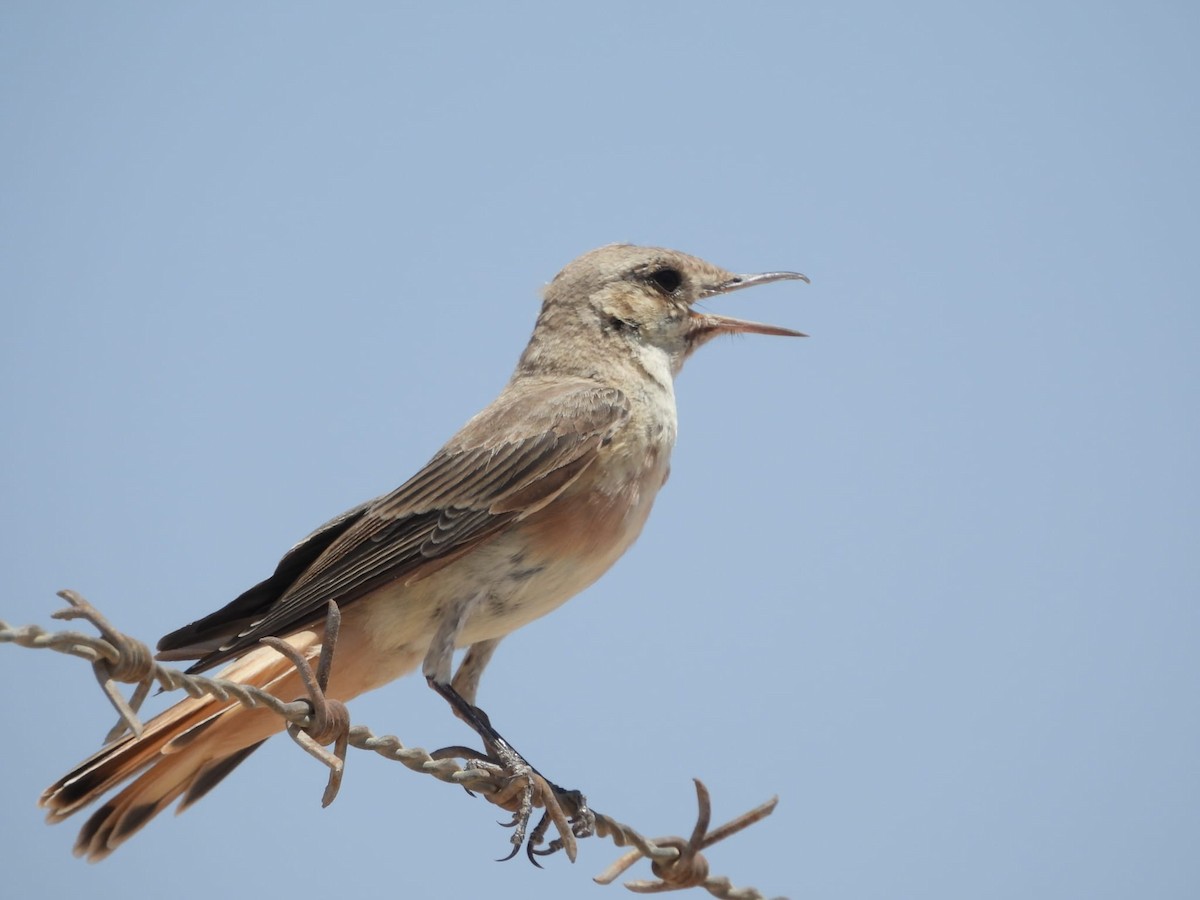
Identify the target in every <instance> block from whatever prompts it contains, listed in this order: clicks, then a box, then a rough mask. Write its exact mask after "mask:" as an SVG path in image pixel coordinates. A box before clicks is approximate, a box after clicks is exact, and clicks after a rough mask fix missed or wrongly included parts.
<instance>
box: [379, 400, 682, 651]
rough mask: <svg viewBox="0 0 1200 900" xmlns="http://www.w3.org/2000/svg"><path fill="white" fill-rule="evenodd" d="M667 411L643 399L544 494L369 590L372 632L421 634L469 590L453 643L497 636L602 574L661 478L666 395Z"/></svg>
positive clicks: (410, 638)
mask: <svg viewBox="0 0 1200 900" xmlns="http://www.w3.org/2000/svg"><path fill="white" fill-rule="evenodd" d="M668 399H672V400H673V398H668ZM668 412H669V415H664V411H663V410H662V409H661V408H658V409H647V408H646V407H644V406H643V407H642V408H640V409H639V410H638V411H637V413H635V414H634V415H633V416H631V418H630V420H629V421H628V422H627V423H626V426H625V428H623V429H622V431H621V433H620V434H619V435H617V436H616V437H615V438H614V439H613V440H612V441H611V442H610V443H609V444H608V445H606V446H605V447H603V448H601V449H600V450H599V451H598V456H597V458H596V460H595V461H594V462H593V463H592V464H591V465H590V466H588V468H587V469H585V470H584V472H583V473H582V475H581V476H580V477H579V479H578V480H576V481H575V482H574V483H573V484H571V485H570V486H568V487H567V489H566V490H564V491H563V493H562V494H560V495H559V496H558V497H556V498H555V499H554V500H553V501H552V502H550V503H549V504H547V505H546V506H544V507H543V508H542V509H540V510H538V511H537V512H535V513H532V514H530V515H529V516H528V518H524V519H520V520H518V521H516V522H514V523H513V524H512V526H510V528H509V529H508V531H506V532H505V533H504V534H501V535H499V536H497V537H496V538H494V539H492V540H490V541H488V542H487V543H485V544H483V545H482V546H480V547H478V548H477V549H475V550H473V551H472V552H471V553H469V554H467V555H466V556H464V557H462V558H460V559H458V560H456V561H455V562H453V563H451V564H450V565H448V566H446V568H444V569H442V570H441V571H439V572H437V573H436V574H434V575H431V576H430V577H428V578H426V579H423V580H422V581H419V582H417V583H415V584H412V585H410V586H408V587H401V586H400V585H394V586H389V587H388V588H384V589H382V590H381V591H380V592H379V594H378V595H376V596H374V597H371V598H369V600H368V601H367V602H368V603H369V604H370V605H371V607H372V611H371V618H372V619H373V620H375V622H376V623H377V626H378V629H379V636H380V638H381V641H382V642H385V643H387V644H389V645H390V646H392V647H397V646H399V645H401V644H403V645H404V646H405V647H420V646H422V645H423V644H427V643H428V641H429V640H430V639H431V638H432V636H433V633H434V632H435V631H436V628H437V622H438V619H439V615H440V612H441V609H442V608H443V607H444V606H445V605H447V604H449V603H453V602H457V601H459V600H460V599H461V598H463V597H468V596H476V595H479V596H480V601H479V602H478V603H477V604H476V605H475V608H474V610H473V611H472V613H471V614H470V616H469V618H468V619H467V622H466V624H465V627H464V629H463V632H462V634H461V635H460V638H459V641H458V645H459V646H466V645H469V644H473V643H476V642H478V641H482V640H491V639H494V638H498V637H502V636H503V635H505V634H507V633H509V632H510V631H513V630H515V629H517V628H520V627H521V626H523V625H525V624H527V623H528V622H531V621H533V620H534V619H537V618H539V617H541V616H544V615H546V614H547V613H549V612H551V611H552V610H554V609H556V608H557V607H559V606H561V605H562V604H563V603H565V602H566V601H567V600H569V599H570V598H571V597H573V596H574V595H575V594H577V593H579V592H580V591H581V590H583V589H584V588H586V587H587V586H588V585H590V584H591V583H592V582H594V581H595V580H596V579H597V578H599V577H600V576H601V575H603V574H604V573H605V572H606V571H607V570H608V569H609V567H610V566H612V564H613V563H614V562H616V561H617V559H619V558H620V556H621V555H622V554H623V553H624V552H625V551H626V550H627V549H629V546H630V545H631V544H632V543H633V542H634V541H635V540H636V539H637V537H638V535H639V534H640V533H641V531H642V526H643V525H645V523H646V518H647V517H648V516H649V514H650V508H651V506H652V505H653V503H654V498H655V496H656V495H657V494H658V490H659V488H661V487H662V485H663V483H664V482H665V481H666V477H667V473H668V470H669V462H670V454H671V449H672V447H673V445H674V440H675V419H674V404H673V403H672V404H671V405H670V408H669V410H668Z"/></svg>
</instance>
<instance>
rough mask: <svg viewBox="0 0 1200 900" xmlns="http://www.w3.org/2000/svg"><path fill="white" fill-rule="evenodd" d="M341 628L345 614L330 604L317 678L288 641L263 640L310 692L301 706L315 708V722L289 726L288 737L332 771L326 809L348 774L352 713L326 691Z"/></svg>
mask: <svg viewBox="0 0 1200 900" xmlns="http://www.w3.org/2000/svg"><path fill="white" fill-rule="evenodd" d="M341 625H342V613H341V610H339V609H338V605H337V604H336V603H334V602H333V601H332V600H330V601H329V607H328V611H327V612H326V615H325V634H324V637H323V638H322V640H321V655H320V658H319V659H318V660H317V671H316V674H313V670H312V666H310V665H309V663H308V659H307V658H306V657H305V656H304V655H303V654H302V653H300V651H298V650H297V649H296V648H295V647H293V646H292V645H291V644H289V643H288V642H287V641H284V640H281V639H280V638H277V637H265V638H263V639H262V643H264V644H266V645H267V646H268V647H270V648H271V649H272V650H274V651H276V652H277V653H282V654H283V655H284V656H286V657H287V658H288V661H289V662H290V663H291V664H292V665H293V666H295V667H296V671H297V672H298V673H299V674H300V680H301V681H303V682H304V689H305V690H306V691H308V697H307V699H302V700H300V701H298V702H301V703H308V704H309V706H310V707H311V708H312V715H311V721H310V722H309V724H307V725H300V724H298V723H296V722H288V726H287V733H288V735H289V736H290V737H291V739H292V740H294V741H295V742H296V743H297V744H299V745H300V746H301V747H302V748H304V751H305V752H306V753H308V754H309V755H310V756H312V757H313V758H315V759H317V760H320V761H321V762H322V763H323V764H324V765H326V766H328V767H329V781H328V782H327V783H326V785H325V793H324V794H323V795H322V796H321V807H322V808H324V807H326V806H328V805H329V804H330V803H332V802H333V801H334V800H335V799H336V798H337V795H338V791H339V790H341V787H342V775H343V774H344V773H345V771H346V748H347V746H348V745H349V740H350V710H348V709H347V708H346V704H345V703H343V702H342V701H341V700H332V699H330V698H329V697H326V696H325V689H326V688H327V687H328V686H329V670H330V669H331V668H332V666H333V651H334V649H335V648H336V647H337V639H338V631H339V630H340V629H341ZM327 744H333V751H332V752H330V751H329V750H326V749H325V745H327Z"/></svg>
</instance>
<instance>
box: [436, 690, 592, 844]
mask: <svg viewBox="0 0 1200 900" xmlns="http://www.w3.org/2000/svg"><path fill="white" fill-rule="evenodd" d="M429 683H430V686H431V687H433V689H434V690H436V691H437V692H438V693H439V694H441V695H442V697H444V698H445V699H446V700H447V701H448V702H449V703H450V705H451V707H452V708H453V709H454V712H455V714H456V715H457V716H458V717H459V718H460V719H462V720H463V721H464V722H466V723H467V724H468V725H470V726H471V728H472V729H474V731H475V733H476V734H478V735H479V736H480V738H482V739H483V745H484V747H485V752H484V753H477V752H474V751H470V750H468V749H467V748H465V747H454V748H446V749H445V750H442V751H439V753H438V754H434V755H435V756H436V755H446V754H447V753H448V752H451V751H453V752H455V755H460V756H464V757H467V758H470V759H472V760H473V761H474V762H473V764H474V765H475V766H477V767H479V768H482V769H485V770H488V771H490V772H492V773H494V775H495V776H496V778H497V781H498V782H500V783H501V787H500V789H499V790H498V791H497V792H495V793H494V794H492V795H491V796H490V797H489V798H488V799H489V800H491V802H493V803H495V804H496V805H497V806H501V807H503V808H504V809H507V810H508V811H509V812H511V813H512V814H513V817H512V819H511V821H509V822H505V823H502V824H504V825H505V827H508V828H512V829H513V833H512V836H511V837H510V838H509V840H510V841H511V842H512V845H513V849H512V851H511V852H510V853H509V854H508V855H507V856H504V857H502V860H501V861H503V860H509V859H512V858H513V857H515V856H516V855H517V853H518V852H519V851H520V849H521V847H522V846H524V847H525V854H526V856H528V857H529V861H530V862H532V863H533V864H534V865H535V866H538V867H539V868H541V864H540V863H539V862H538V861H537V857H538V856H548V855H550V854H552V853H556V852H558V851H559V850H565V851H566V854H567V858H568V859H570V860H571V862H574V861H575V855H576V852H577V849H578V845H577V843H576V839H577V838H583V837H589V836H590V835H592V834H593V833H594V831H595V826H596V817H595V816H594V815H593V813H592V811H591V810H590V809H589V808H588V805H587V798H586V797H584V795H583V793H582V792H580V791H574V790H566V789H564V788H561V787H559V786H558V785H556V784H555V783H554V782H552V781H550V780H549V779H548V778H546V777H545V776H544V775H542V773H541V772H539V771H538V770H537V769H536V768H534V767H533V766H532V765H530V763H529V762H528V761H527V760H526V759H525V757H524V756H522V755H521V754H520V753H518V752H517V750H516V748H515V747H513V746H512V744H510V743H509V742H508V741H507V740H505V739H504V738H503V737H502V736H501V735H500V733H499V732H498V731H496V729H495V728H494V727H493V726H492V723H491V720H490V719H489V718H488V715H487V713H485V712H484V711H483V710H482V709H480V708H479V707H477V706H475V705H474V704H473V703H470V702H468V701H467V700H466V699H464V698H463V697H462V696H461V695H460V694H459V693H458V692H457V691H455V690H454V689H453V688H452V687H450V686H449V685H443V684H439V683H437V682H436V681H434V680H433V679H432V678H431V679H429ZM538 807H541V808H542V809H544V810H545V812H544V813H543V814H542V817H541V818H540V819H539V820H538V822H537V824H536V825H534V826H533V829H532V830H530V828H529V822H530V820H531V819H532V818H533V811H534V810H535V809H537V808H538ZM551 824H553V825H554V826H555V829H556V830H557V831H558V837H557V838H555V839H554V840H552V841H550V842H549V843H546V840H545V835H546V832H547V831H548V830H549V828H550V825H551ZM543 844H545V846H544V847H543V846H542V845H543Z"/></svg>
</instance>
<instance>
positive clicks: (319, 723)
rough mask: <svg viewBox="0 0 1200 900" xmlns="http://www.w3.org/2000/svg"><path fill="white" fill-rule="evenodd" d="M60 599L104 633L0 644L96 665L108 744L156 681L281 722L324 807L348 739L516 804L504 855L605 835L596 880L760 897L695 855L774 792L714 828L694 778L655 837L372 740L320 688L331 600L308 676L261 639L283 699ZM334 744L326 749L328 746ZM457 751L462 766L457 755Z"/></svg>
mask: <svg viewBox="0 0 1200 900" xmlns="http://www.w3.org/2000/svg"><path fill="white" fill-rule="evenodd" d="M58 596H59V597H61V598H62V599H64V600H66V601H67V602H68V603H69V604H70V606H68V607H67V608H65V609H60V610H57V611H56V612H54V613H51V618H53V619H59V620H72V619H83V620H85V621H87V622H89V623H91V624H92V625H93V626H94V627H95V628H96V630H97V631H99V632H100V636H99V637H97V636H95V635H90V634H85V633H83V632H79V631H47V630H46V629H44V628H41V627H40V626H38V625H24V626H12V625H9V624H8V623H7V622H5V621H3V620H0V643H11V644H15V645H17V646H19V647H28V648H32V649H45V650H54V651H56V652H58V653H65V654H68V655H70V656H77V657H79V658H81V659H85V660H87V661H89V662H91V664H92V670H93V673H94V675H95V677H96V680H97V682H98V683H99V684H100V688H101V690H102V691H103V692H104V695H105V696H106V697H107V698H108V700H109V702H110V703H111V704H112V706H113V708H114V709H115V710H116V711H117V715H118V721H117V724H116V725H115V726H114V727H113V728H112V730H111V731H109V733H108V734H107V735H106V736H105V742H106V743H107V742H109V741H112V740H115V739H116V738H118V737H121V736H122V735H123V734H125V733H126V732H132V733H133V734H134V735H135V736H138V737H140V736H141V735H142V733H143V725H142V722H141V720H140V719H139V717H138V711H139V709H140V708H141V704H142V703H143V702H144V701H145V699H146V697H147V696H148V695H149V693H150V690H151V689H152V688H153V686H154V685H155V683H157V684H158V685H159V686H160V688H161V689H162V690H163V691H184V692H185V693H187V694H188V695H189V696H191V697H203V696H209V697H214V698H216V699H217V700H221V701H234V702H237V703H239V704H241V705H242V706H245V707H248V708H251V709H259V708H262V709H269V710H270V711H272V712H273V713H275V714H276V715H278V716H280V717H281V718H283V719H284V720H285V721H286V722H287V732H288V734H289V735H290V736H291V737H292V739H293V740H294V741H296V743H298V744H299V745H300V746H301V747H302V748H303V749H304V750H305V751H306V752H307V753H309V754H310V755H312V756H313V757H315V758H316V759H318V760H320V761H321V762H322V763H323V764H324V765H325V766H327V767H328V768H329V779H328V782H327V784H326V787H325V793H324V794H323V796H322V798H321V805H322V806H328V805H329V804H330V803H332V802H333V800H334V798H335V797H336V796H337V793H338V788H339V787H340V786H341V781H342V776H343V774H344V772H345V758H346V751H347V748H348V747H355V748H358V749H360V750H369V751H371V752H373V753H376V754H378V755H380V756H382V757H384V758H385V759H390V760H395V761H396V762H399V763H401V764H403V765H404V766H405V767H406V768H407V769H409V770H411V771H413V772H420V773H422V774H425V775H432V776H433V777H434V778H437V779H438V780H439V781H443V782H446V783H448V784H456V785H459V786H460V787H464V788H466V789H467V790H469V791H471V792H473V793H475V794H477V795H479V796H482V797H484V798H485V799H486V800H488V801H489V802H490V803H494V804H495V805H497V806H499V807H501V808H502V809H505V810H507V811H509V812H511V813H512V814H513V819H512V821H511V822H508V823H506V824H507V825H509V826H511V827H513V829H514V832H513V835H512V842H513V845H514V847H513V853H511V854H509V857H506V858H511V857H512V856H513V855H515V853H516V852H517V850H519V849H520V847H521V845H522V844H524V845H525V847H526V853H527V855H528V857H529V859H530V861H531V862H533V863H534V865H538V866H539V867H540V865H541V864H540V863H539V862H538V859H537V858H538V857H540V856H548V855H550V854H553V853H557V852H559V851H562V852H564V853H565V855H566V856H567V857H568V859H570V861H571V862H574V861H575V857H576V851H577V840H578V839H579V838H584V837H590V836H592V835H595V836H599V837H603V838H607V839H608V840H610V841H612V843H613V844H615V845H616V846H618V847H631V848H632V849H631V850H629V852H627V853H625V854H624V855H623V856H622V857H620V858H619V859H618V860H616V861H615V862H614V863H613V864H612V865H611V866H609V867H608V868H607V869H606V870H605V871H604V872H602V873H601V874H600V875H598V876H596V878H595V879H594V880H595V881H596V882H597V883H599V884H611V883H612V882H613V881H615V880H616V879H617V878H618V877H620V875H621V874H622V873H623V872H625V871H626V870H628V869H629V868H630V867H632V866H633V865H635V864H636V863H637V862H638V861H639V860H640V859H643V858H644V859H647V860H649V861H650V868H651V871H652V872H653V873H654V875H655V876H656V880H638V881H628V882H625V887H627V888H628V889H629V890H631V891H634V892H636V893H645V894H648V893H659V892H663V891H672V890H682V889H685V888H691V887H700V888H704V889H705V890H707V891H708V892H709V893H710V894H712V895H713V896H714V897H718V898H721V900H765V898H764V895H763V894H761V893H760V892H759V891H758V890H757V889H755V888H752V887H745V888H737V887H734V886H733V884H732V882H730V880H729V879H728V878H726V877H724V876H715V875H710V874H709V868H708V862H707V860H706V859H705V857H704V855H703V854H702V853H701V852H700V851H701V850H704V849H706V848H708V847H711V846H712V845H713V844H715V843H717V842H718V841H721V840H724V839H725V838H727V837H729V836H731V835H733V834H736V833H737V832H739V831H741V830H743V829H745V828H748V827H749V826H751V825H753V824H754V823H755V822H758V821H760V820H762V819H765V818H766V817H767V816H769V815H770V814H771V813H772V812H773V811H774V810H775V806H776V803H777V802H778V798H772V799H771V800H769V801H767V802H766V803H764V804H762V805H760V806H758V807H756V808H754V809H752V810H750V811H749V812H746V813H743V814H742V815H740V816H738V817H737V818H735V819H733V820H732V821H730V822H727V823H725V824H724V825H722V826H720V827H718V828H715V829H712V830H709V823H710V819H711V811H712V807H711V798H710V796H709V793H708V789H707V788H705V786H704V784H703V783H702V782H701V781H700V780H699V779H694V781H695V786H696V802H697V806H698V814H697V818H696V824H695V827H694V828H693V829H692V833H691V835H690V836H689V837H688V838H686V839H684V838H682V837H678V836H668V837H659V838H653V839H651V838H647V837H645V836H643V835H642V834H641V833H640V832H638V831H637V830H636V829H634V828H633V827H631V826H629V825H626V824H623V823H621V822H619V821H617V820H616V819H614V818H612V817H611V816H607V815H604V814H603V813H599V812H596V811H595V810H591V809H589V808H588V807H587V805H586V803H585V802H584V800H583V796H582V794H579V793H578V792H562V791H559V790H557V789H556V788H555V787H554V786H553V785H551V784H550V783H549V782H548V781H546V779H544V778H543V777H542V776H541V775H540V774H538V773H537V771H536V770H533V769H532V768H530V767H526V769H527V771H522V772H518V773H515V774H514V773H513V772H512V771H510V770H509V769H508V768H506V767H505V766H504V765H502V764H500V763H499V762H497V761H495V760H492V759H489V758H488V757H487V756H486V755H484V754H482V753H480V752H479V751H476V750H473V749H471V748H468V747H459V746H454V747H443V748H441V749H439V750H434V751H432V752H429V751H426V750H424V749H422V748H420V747H406V746H405V745H404V744H403V742H401V740H400V739H399V738H398V737H396V736H394V735H382V736H378V735H376V734H374V732H372V731H371V729H370V728H367V727H366V726H364V725H352V724H351V722H350V715H349V711H348V710H347V709H346V706H345V705H344V704H343V703H341V702H340V701H338V700H334V699H331V698H328V697H326V696H325V687H326V684H327V680H328V677H329V670H330V666H331V664H332V659H333V653H334V649H335V646H336V643H337V633H338V628H339V625H340V613H339V612H338V609H337V606H336V605H335V604H333V603H331V604H330V605H329V612H328V615H327V618H326V623H325V635H324V637H323V640H322V643H321V654H320V658H319V660H318V663H317V670H316V671H315V672H314V671H313V670H312V668H311V666H310V664H309V661H308V659H306V658H305V657H304V656H303V655H302V654H301V653H299V652H298V651H296V650H295V649H294V648H293V647H292V646H291V645H290V644H288V643H287V642H286V641H282V640H278V639H275V638H267V639H265V640H264V643H266V644H268V645H269V646H271V647H272V648H273V649H275V650H276V651H278V652H280V653H282V654H283V655H284V656H286V657H287V658H288V660H289V661H290V662H291V663H292V665H294V666H295V667H296V669H297V671H298V673H299V674H300V677H301V679H302V681H303V683H304V685H305V689H306V691H307V693H308V697H307V699H302V700H293V701H287V702H285V701H283V700H280V699H279V698H278V697H276V696H275V695H273V694H270V693H268V692H267V691H265V690H263V689H261V688H258V687H255V686H253V685H249V684H242V683H240V682H236V681H231V680H228V679H224V678H213V677H208V676H205V675H189V674H187V673H186V672H183V671H182V670H180V669H176V668H173V667H171V666H165V665H163V664H162V663H160V662H158V661H156V660H155V659H154V656H153V653H152V652H151V650H150V648H149V647H148V646H147V645H146V644H144V643H142V642H141V641H139V640H137V639H136V638H133V637H131V636H129V635H127V634H125V633H124V632H122V631H119V630H118V629H116V628H115V627H113V625H112V624H111V623H110V622H109V621H108V620H107V619H106V618H105V617H104V616H103V615H101V613H100V612H99V611H98V610H97V609H96V608H95V607H93V606H92V605H91V604H90V603H89V602H88V601H87V600H85V599H84V598H83V597H82V596H81V595H80V594H78V593H76V592H75V591H59V592H58ZM118 683H125V684H133V685H135V688H134V691H133V694H132V695H131V696H130V698H129V699H128V700H127V699H126V698H125V696H124V695H123V694H122V693H121V691H120V688H119V687H118ZM330 744H332V745H333V749H332V750H328V749H326V747H327V746H328V745H330ZM460 759H461V760H463V762H464V763H465V765H464V764H460V763H459V762H458V760H460ZM535 808H541V809H543V811H544V812H543V815H542V816H541V818H540V819H539V820H538V822H537V823H536V824H535V825H534V827H533V829H532V830H531V831H528V832H527V825H528V823H529V821H530V819H531V816H532V813H533V810H534V809H535ZM550 825H554V827H555V830H556V831H557V833H558V837H556V838H554V839H553V840H550V841H548V842H547V841H546V840H545V835H546V833H547V831H548V830H549V828H550ZM775 900H785V898H782V897H780V898H775Z"/></svg>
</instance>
